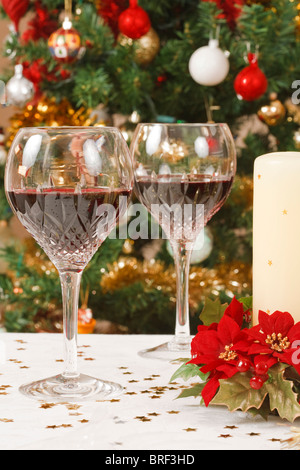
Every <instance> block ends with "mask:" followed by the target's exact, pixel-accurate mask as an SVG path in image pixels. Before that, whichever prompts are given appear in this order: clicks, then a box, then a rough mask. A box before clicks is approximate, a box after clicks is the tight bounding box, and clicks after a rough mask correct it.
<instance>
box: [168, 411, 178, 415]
mask: <svg viewBox="0 0 300 470" xmlns="http://www.w3.org/2000/svg"><path fill="white" fill-rule="evenodd" d="M167 413H168V414H169V415H177V414H178V413H180V411H174V410H172V411H167Z"/></svg>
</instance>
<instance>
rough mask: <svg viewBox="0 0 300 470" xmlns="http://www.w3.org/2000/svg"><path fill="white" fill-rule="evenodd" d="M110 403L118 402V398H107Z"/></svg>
mask: <svg viewBox="0 0 300 470" xmlns="http://www.w3.org/2000/svg"><path fill="white" fill-rule="evenodd" d="M109 401H110V402H111V403H117V402H119V401H120V400H116V399H115V398H113V399H112V400H109Z"/></svg>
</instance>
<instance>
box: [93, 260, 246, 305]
mask: <svg viewBox="0 0 300 470" xmlns="http://www.w3.org/2000/svg"><path fill="white" fill-rule="evenodd" d="M251 278H252V270H251V267H250V266H249V265H247V264H243V263H240V262H238V261H237V262H233V263H230V264H221V265H219V266H218V267H217V268H215V269H208V268H204V267H193V268H192V269H191V272H190V281H189V292H190V304H191V306H192V307H195V308H196V307H197V306H198V304H199V303H200V302H201V301H203V300H204V298H205V297H207V296H211V295H214V296H216V297H217V296H218V295H219V294H220V292H221V291H223V292H225V293H226V294H227V295H229V296H230V297H233V296H234V295H235V294H242V293H243V292H245V291H249V292H250V290H251V282H252V281H251ZM135 282H142V283H143V284H144V286H145V290H146V291H147V290H149V289H158V290H162V291H164V292H166V293H168V294H169V295H170V300H173V301H175V300H176V299H175V297H176V274H175V269H174V267H166V266H165V264H164V263H162V262H160V261H157V260H153V261H143V262H142V261H139V260H137V259H136V258H134V257H124V258H120V259H119V260H118V261H116V262H115V263H113V264H112V265H111V266H108V272H107V273H105V274H104V275H103V277H102V279H101V282H100V285H101V287H102V290H103V292H104V293H105V292H114V291H116V290H119V289H121V288H123V287H128V286H130V285H132V284H133V283H135Z"/></svg>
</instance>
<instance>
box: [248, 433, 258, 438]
mask: <svg viewBox="0 0 300 470" xmlns="http://www.w3.org/2000/svg"><path fill="white" fill-rule="evenodd" d="M248 436H251V437H254V436H260V434H259V433H257V432H249V433H248Z"/></svg>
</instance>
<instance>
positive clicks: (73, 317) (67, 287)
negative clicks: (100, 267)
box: [60, 272, 82, 378]
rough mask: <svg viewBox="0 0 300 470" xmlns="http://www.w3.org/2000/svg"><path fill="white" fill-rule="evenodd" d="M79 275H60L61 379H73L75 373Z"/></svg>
mask: <svg viewBox="0 0 300 470" xmlns="http://www.w3.org/2000/svg"><path fill="white" fill-rule="evenodd" d="M81 275H82V274H81V273H78V272H62V273H60V280H61V287H62V298H63V318H64V343H65V370H64V372H63V374H62V375H63V377H65V378H75V377H78V376H79V373H78V371H77V329H78V302H79V291H80V282H81Z"/></svg>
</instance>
